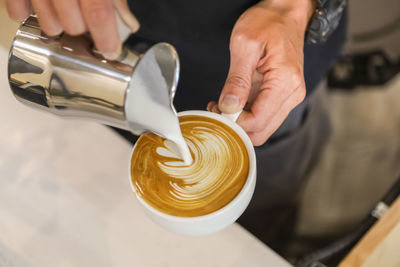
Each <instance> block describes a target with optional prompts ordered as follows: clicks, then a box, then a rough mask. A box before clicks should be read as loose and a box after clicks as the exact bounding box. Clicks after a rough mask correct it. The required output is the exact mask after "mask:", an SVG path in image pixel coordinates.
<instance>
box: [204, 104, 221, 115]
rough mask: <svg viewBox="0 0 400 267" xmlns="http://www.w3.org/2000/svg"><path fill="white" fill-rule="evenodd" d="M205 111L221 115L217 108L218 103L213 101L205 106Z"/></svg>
mask: <svg viewBox="0 0 400 267" xmlns="http://www.w3.org/2000/svg"><path fill="white" fill-rule="evenodd" d="M207 110H208V111H210V112H214V113H218V114H221V110H219V108H218V103H217V102H215V101H211V102H209V103H208V105H207Z"/></svg>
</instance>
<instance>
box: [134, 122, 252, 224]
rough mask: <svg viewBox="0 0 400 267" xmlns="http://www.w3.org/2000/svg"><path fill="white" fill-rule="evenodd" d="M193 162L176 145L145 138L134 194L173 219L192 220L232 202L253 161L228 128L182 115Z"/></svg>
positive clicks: (136, 163)
mask: <svg viewBox="0 0 400 267" xmlns="http://www.w3.org/2000/svg"><path fill="white" fill-rule="evenodd" d="M180 125H181V130H182V134H183V137H184V138H185V141H186V142H187V144H188V146H189V149H190V152H191V154H192V158H193V163H192V164H191V165H188V166H187V165H185V164H184V163H183V161H182V160H181V159H179V158H178V156H176V153H175V152H174V151H175V148H174V145H173V143H170V142H168V141H167V140H165V139H163V138H161V137H159V136H157V135H154V134H152V133H148V134H145V135H143V136H141V137H140V139H139V140H138V142H137V144H136V147H135V150H134V153H133V156H132V165H131V166H132V169H131V172H132V180H133V184H134V187H135V190H136V192H137V193H138V194H139V195H140V196H141V198H143V199H144V200H145V201H146V202H147V203H148V204H150V205H151V206H152V207H154V208H156V209H158V210H160V211H162V212H164V213H167V214H171V215H175V216H181V217H194V216H201V215H205V214H208V213H211V212H213V211H216V210H218V209H220V208H222V207H223V206H225V205H226V204H228V203H229V202H230V201H231V200H232V199H233V198H234V197H235V196H236V195H237V194H238V193H239V192H240V190H241V189H242V187H243V185H244V183H245V182H246V178H247V175H248V171H249V159H248V154H247V150H246V147H245V145H244V144H243V142H242V140H241V139H240V137H239V136H238V135H237V134H236V133H235V132H234V131H233V130H232V129H230V128H229V127H228V126H226V125H225V124H223V123H221V122H219V121H217V120H214V119H211V118H208V117H202V116H196V115H187V116H183V117H180Z"/></svg>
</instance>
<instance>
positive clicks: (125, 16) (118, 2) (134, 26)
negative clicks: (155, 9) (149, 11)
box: [114, 0, 140, 33]
mask: <svg viewBox="0 0 400 267" xmlns="http://www.w3.org/2000/svg"><path fill="white" fill-rule="evenodd" d="M114 7H115V9H116V10H117V12H118V14H119V16H120V18H121V19H122V20H123V22H124V23H125V24H126V25H127V26H128V27H129V28H130V29H131V31H132V33H135V32H137V31H138V30H139V28H140V24H139V21H138V20H137V19H136V17H135V16H134V15H133V14H132V12H131V11H130V9H129V6H128V3H127V2H126V0H114Z"/></svg>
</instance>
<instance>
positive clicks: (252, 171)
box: [129, 110, 256, 222]
mask: <svg viewBox="0 0 400 267" xmlns="http://www.w3.org/2000/svg"><path fill="white" fill-rule="evenodd" d="M185 115H199V116H206V117H210V118H213V119H216V120H218V121H220V122H222V123H224V124H226V125H227V126H229V127H230V128H232V129H233V130H234V131H235V132H236V133H237V134H238V135H239V137H240V138H241V139H242V141H243V143H244V145H245V146H246V150H247V154H248V156H249V173H248V175H247V178H246V182H245V184H244V185H243V187H242V189H241V190H240V191H239V193H238V194H237V195H236V196H235V198H233V199H232V200H231V201H230V202H229V203H228V204H226V205H225V206H223V207H222V208H220V209H218V210H216V211H213V212H211V213H208V214H205V215H201V216H194V217H180V216H175V215H171V214H167V213H164V212H162V211H159V210H158V209H156V208H154V207H153V206H151V205H150V204H148V203H147V202H146V201H145V200H144V199H143V198H142V197H141V196H139V195H138V194H137V193H136V189H135V187H134V185H133V180H132V173H131V165H132V155H133V152H134V151H135V147H136V144H137V141H136V143H135V145H134V146H133V148H132V150H131V153H130V155H131V156H130V160H129V183H130V185H131V189H132V191H133V193H134V195H135V196H136V199H138V200H139V202H140V203H141V204H142V205H143V206H144V207H145V208H146V209H147V210H148V211H150V212H152V213H155V214H156V215H157V216H159V217H163V218H164V219H168V220H173V221H176V222H194V221H203V220H207V219H210V218H212V217H216V216H218V215H220V214H222V213H224V212H225V211H226V210H229V209H230V207H232V206H235V205H236V204H237V202H239V201H240V199H241V198H243V197H244V196H245V194H246V192H247V191H248V190H251V187H252V182H253V180H255V179H256V156H255V151H254V147H253V144H252V142H251V140H250V138H249V136H248V135H247V133H246V132H245V131H244V130H243V129H242V128H241V127H240V126H239V125H238V124H236V123H235V122H234V121H232V120H230V119H228V118H226V117H224V116H222V115H221V114H218V113H213V112H209V111H204V110H187V111H181V112H178V117H180V116H185ZM139 139H140V137H139ZM139 139H138V140H139Z"/></svg>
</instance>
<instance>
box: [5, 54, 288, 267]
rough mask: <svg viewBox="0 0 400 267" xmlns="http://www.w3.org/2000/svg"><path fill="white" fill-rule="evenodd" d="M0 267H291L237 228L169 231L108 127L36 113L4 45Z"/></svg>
mask: <svg viewBox="0 0 400 267" xmlns="http://www.w3.org/2000/svg"><path fill="white" fill-rule="evenodd" d="M0 62H1V63H0V64H1V65H0V77H1V78H0V121H1V123H0V229H1V234H0V266H21V267H22V266H23V267H29V266H38V267H39V266H40V267H43V266H53V267H66V266H74V267H76V266H97V267H101V266H274V267H278V266H290V265H289V264H288V263H287V262H286V261H284V260H283V259H282V258H280V257H279V256H278V255H277V254H275V253H274V252H273V251H272V250H271V249H269V248H268V247H267V246H265V245H264V244H263V243H261V242H260V241H258V240H257V239H256V238H255V237H253V236H252V235H251V234H249V233H248V232H247V231H246V230H244V229H243V228H242V227H240V226H239V225H237V224H233V225H231V226H230V227H228V228H226V229H225V230H223V231H220V232H218V233H216V234H213V235H209V236H203V237H186V236H180V235H176V234H173V233H170V232H168V231H166V230H164V229H163V228H161V227H159V226H158V225H156V224H154V223H153V222H152V221H150V219H149V218H148V217H147V216H146V215H145V214H144V212H143V211H142V209H141V208H140V206H139V203H138V202H137V200H136V198H135V196H134V194H133V193H132V191H131V188H130V185H129V178H128V161H129V157H130V151H131V146H130V144H129V143H127V142H126V141H125V140H123V139H122V138H121V137H119V136H118V135H117V134H115V133H114V132H113V131H111V130H110V129H108V128H107V127H104V126H102V125H99V124H96V123H90V122H84V121H74V120H64V119H60V118H57V117H56V116H54V115H51V114H46V113H43V112H40V111H36V110H33V109H30V108H28V107H26V106H24V105H22V104H21V103H19V102H18V101H17V100H16V99H15V98H14V97H13V95H12V93H11V91H10V89H9V86H8V82H7V71H6V70H7V51H6V50H5V49H4V48H3V47H0Z"/></svg>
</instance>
